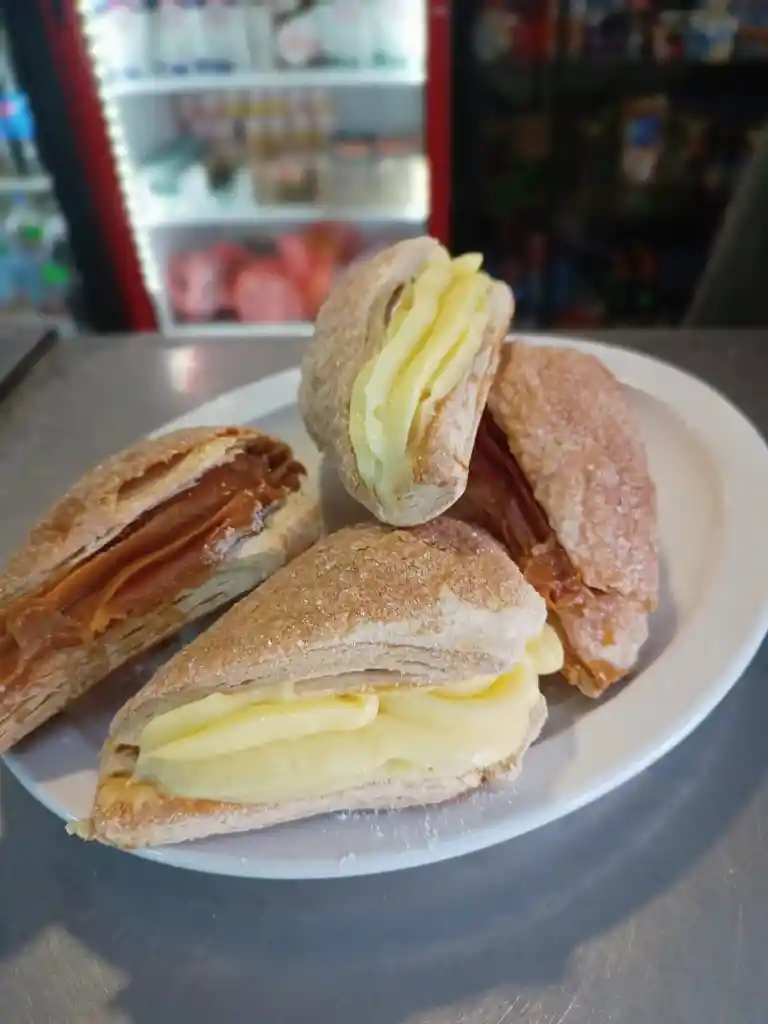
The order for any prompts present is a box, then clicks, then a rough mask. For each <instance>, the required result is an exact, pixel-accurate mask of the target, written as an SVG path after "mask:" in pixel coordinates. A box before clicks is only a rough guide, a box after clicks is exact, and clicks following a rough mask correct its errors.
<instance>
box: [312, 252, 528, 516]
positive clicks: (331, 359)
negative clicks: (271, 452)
mask: <svg viewBox="0 0 768 1024" xmlns="http://www.w3.org/2000/svg"><path fill="white" fill-rule="evenodd" d="M440 248H441V247H440V244H439V242H437V241H436V240H435V239H433V238H414V239H409V240H406V241H404V242H400V243H398V244H397V245H395V246H393V247H392V248H390V249H387V250H386V251H384V252H382V253H379V254H378V255H377V256H375V257H374V258H373V259H371V260H368V261H366V262H364V263H360V264H358V265H357V266H355V267H353V268H351V269H350V270H349V271H348V272H347V274H345V275H344V277H343V279H342V280H341V281H340V282H339V283H338V284H337V285H336V287H334V289H333V290H332V291H331V294H330V295H329V297H328V299H327V300H326V302H325V304H324V305H323V307H322V309H321V310H320V313H319V314H318V318H317V323H316V325H315V335H314V339H313V341H312V342H311V343H310V346H309V349H308V351H307V354H306V357H305V359H304V363H303V365H302V373H301V386H300V389H299V406H300V408H301V412H302V415H303V417H304V422H305V424H306V426H307V430H308V431H309V433H310V435H311V436H312V438H313V439H314V441H315V443H316V444H317V446H318V447H319V448H320V449H321V451H323V452H325V453H327V454H328V455H329V456H330V457H331V458H332V459H333V461H334V462H335V463H336V465H337V468H338V471H339V476H340V478H341V481H342V483H343V485H344V487H345V488H346V490H347V491H348V492H349V493H350V494H351V495H352V497H354V498H356V499H357V500H358V501H360V502H361V503H362V504H363V505H365V506H366V508H368V509H369V510H370V511H371V512H373V514H374V515H375V516H376V517H377V518H379V519H381V520H382V522H388V523H392V524H393V525H398V526H412V525H416V524H418V523H422V522H426V521H427V520H429V519H433V518H435V516H437V515H439V514H440V513H441V512H444V511H445V510H446V509H448V508H450V506H451V505H452V504H453V503H454V502H455V501H456V499H457V498H458V497H459V496H460V495H461V494H462V492H463V491H464V488H465V486H466V480H467V470H468V466H469V460H470V457H471V455H472V447H473V444H474V439H475V434H476V433H477V427H478V423H479V420H480V416H481V414H482V411H483V408H484V406H485V401H486V398H487V394H488V389H489V387H490V384H491V381H492V379H493V375H494V373H495V370H496V365H497V362H498V354H499V348H500V346H501V342H502V340H503V338H504V336H505V335H506V332H507V330H508V328H509V322H510V319H511V317H512V313H513V310H514V303H513V300H512V294H511V292H510V291H509V289H508V288H507V286H506V285H503V284H501V283H499V282H495V283H494V285H493V287H492V289H491V291H490V294H489V299H488V323H487V326H486V328H485V331H484V334H483V339H482V343H481V346H480V348H479V350H478V352H477V354H476V356H475V358H474V360H473V361H472V363H471V365H470V368H469V372H468V373H467V375H466V377H465V378H464V380H462V381H461V382H460V383H459V384H458V385H457V386H456V387H455V388H454V390H453V391H452V392H451V393H450V394H449V395H448V396H446V398H445V400H444V401H443V402H442V403H440V405H439V406H438V407H437V409H436V411H435V416H434V418H433V422H432V426H431V429H430V430H429V431H428V434H427V436H426V438H425V441H424V444H423V445H422V449H421V451H419V452H418V453H415V458H416V472H415V480H414V483H413V485H412V486H411V487H410V488H409V489H408V490H407V491H406V492H404V493H403V494H402V495H399V496H398V500H397V502H396V503H395V504H387V505H384V504H382V502H381V500H380V499H379V497H378V496H377V495H376V494H375V493H374V492H373V491H371V490H370V489H369V488H368V487H367V486H366V485H365V484H364V483H363V481H362V480H361V479H360V476H359V474H358V472H357V465H356V460H355V454H354V450H353V448H352V442H351V440H350V436H349V409H350V400H351V395H352V387H353V384H354V381H355V379H356V377H357V375H358V373H359V372H360V370H361V369H362V368H363V366H364V365H365V363H367V362H368V360H369V359H370V358H372V357H373V356H375V355H377V354H378V353H379V352H380V351H381V349H382V347H383V345H384V341H385V328H386V323H387V317H388V307H389V305H390V303H391V300H392V297H393V296H394V295H395V293H396V292H397V290H398V289H399V288H401V287H402V286H403V285H405V284H407V283H408V281H410V280H412V279H413V278H414V277H415V276H416V275H417V274H418V273H419V272H420V271H421V270H422V269H423V267H424V266H425V264H426V263H427V262H428V261H429V259H430V258H431V257H433V256H434V255H435V254H436V253H437V252H439V251H440Z"/></svg>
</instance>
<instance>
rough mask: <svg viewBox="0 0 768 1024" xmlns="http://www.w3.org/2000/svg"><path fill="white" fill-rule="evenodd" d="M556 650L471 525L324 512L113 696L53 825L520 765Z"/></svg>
mask: <svg viewBox="0 0 768 1024" xmlns="http://www.w3.org/2000/svg"><path fill="white" fill-rule="evenodd" d="M561 664H562V647H561V645H560V642H559V640H558V638H557V635H556V634H555V633H554V631H553V630H551V629H550V627H548V626H547V625H546V608H545V604H544V601H542V599H541V598H540V597H539V596H538V594H536V592H535V591H534V590H533V588H532V587H530V586H529V585H528V584H527V583H526V582H525V580H524V579H523V577H522V575H521V574H520V572H519V571H518V569H517V567H516V566H515V564H514V563H513V562H512V560H511V559H510V558H509V557H508V556H507V554H506V552H505V551H504V549H503V547H502V546H501V545H499V544H498V543H497V542H496V541H494V540H493V539H492V538H491V537H490V536H489V535H488V534H487V533H485V532H484V531H482V530H480V529H478V528H477V527H474V526H471V525H469V524H467V523H462V522H460V521H459V520H456V519H448V518H446V517H441V518H438V519H435V520H434V521H432V522H430V523H427V524H425V525H423V526H419V527H416V528H415V529H413V530H410V531H408V530H394V529H391V528H389V527H386V526H383V525H382V524H380V523H371V524H366V525H361V526H355V527H350V528H348V529H345V530H341V531H339V532H338V533H335V534H332V535H331V536H330V537H326V538H324V539H323V540H321V541H319V542H318V543H317V544H315V545H314V547H312V548H310V550H309V551H307V552H305V553H304V554H303V555H300V556H299V557H298V558H296V559H295V560H294V561H293V562H291V564H290V565H288V566H286V567H285V568H283V569H281V570H280V571H279V572H277V573H275V575H274V576H273V577H272V578H271V579H270V580H268V581H267V582H266V583H265V584H264V585H263V586H262V587H260V588H259V589H258V590H257V591H254V593H253V594H251V595H249V596H248V597H245V598H244V599H243V600H242V601H240V602H239V603H238V604H236V605H235V606H234V607H233V608H232V609H230V610H229V611H228V612H226V613H225V614H224V615H223V616H222V617H221V618H220V619H219V620H218V621H217V622H216V623H215V624H214V625H213V626H212V627H211V628H210V629H208V630H207V631H206V632H205V633H203V634H201V635H200V636H199V637H198V638H197V639H196V640H194V641H193V642H192V643H191V644H190V645H189V646H188V647H186V648H185V649H184V650H182V651H180V652H179V653H178V654H177V655H175V657H174V658H172V659H171V660H170V661H169V662H167V663H166V665H165V666H164V667H163V668H161V669H160V671H159V672H158V673H157V675H156V676H155V677H154V678H153V679H152V680H151V681H150V682H149V683H147V685H146V686H145V687H144V689H142V690H141V691H140V692H139V693H138V694H137V695H136V696H135V697H133V698H132V699H131V700H130V701H129V702H128V703H127V704H126V705H125V706H124V707H123V708H122V710H121V711H119V712H118V714H117V716H116V717H115V719H114V721H113V723H112V726H111V728H110V733H109V738H108V740H107V743H106V745H105V747H104V751H103V754H102V761H101V771H100V780H99V785H98V790H97V793H96V797H95V804H94V808H93V813H92V817H91V819H89V820H87V821H80V822H75V823H73V824H72V825H71V826H70V831H72V832H75V833H76V834H78V835H80V836H81V837H83V838H95V839H99V840H101V841H102V842H106V843H111V844H114V845H116V846H123V847H136V846H148V845H149V846H152V845H156V844H161V843H174V842H181V841H183V840H188V839H195V838H200V837H203V836H208V835H212V834H214V833H221V832H238V831H245V830H249V829H256V828H264V827H267V826H271V825H276V824H278V823H280V822H285V821H290V820H293V819H297V818H305V817H309V816H311V815H316V814H322V813H326V812H329V811H340V810H355V809H359V810H361V809H373V808H379V809H395V808H400V807H408V806H410V805H424V804H433V803H440V802H442V801H444V800H449V799H452V798H454V797H457V796H459V795H461V794H463V793H466V792H468V791H469V790H472V789H475V788H477V787H478V786H481V785H482V784H484V783H485V782H488V781H490V780H493V779H498V778H508V777H510V776H513V775H514V774H515V773H516V772H517V771H518V769H519V768H520V763H521V760H522V757H523V754H524V752H525V750H526V749H527V747H528V746H529V744H530V743H531V742H532V741H533V740H534V739H535V738H536V736H537V735H538V733H539V730H540V729H541V727H542V724H543V722H544V719H545V717H546V705H545V702H544V699H543V697H542V696H541V693H540V692H539V685H538V678H539V675H540V674H543V673H549V672H556V671H557V670H558V669H559V668H560V666H561Z"/></svg>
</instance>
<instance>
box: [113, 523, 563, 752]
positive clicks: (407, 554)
mask: <svg viewBox="0 0 768 1024" xmlns="http://www.w3.org/2000/svg"><path fill="white" fill-rule="evenodd" d="M545 616H546V610H545V606H544V602H543V600H542V599H541V598H540V597H539V596H538V594H536V593H535V591H534V590H533V588H532V587H530V586H529V585H528V584H527V583H526V582H525V580H524V579H523V578H522V576H521V574H520V572H519V570H518V569H517V567H516V566H515V565H514V563H513V562H511V561H510V559H509V557H508V556H507V554H506V552H505V551H504V549H503V548H502V547H501V545H499V544H497V543H496V541H494V540H493V539H492V538H491V537H490V536H489V535H488V534H486V533H485V532H484V531H482V530H480V529H478V528H476V527H473V526H469V525H468V524H466V523H462V522H459V521H458V520H454V519H450V518H446V517H442V518H440V519H437V520H433V521H432V522H431V523H427V524H425V525H423V526H420V527H417V528H416V529H414V530H411V531H406V530H395V529H391V528H389V527H386V526H383V525H381V524H379V523H369V524H363V525H359V526H353V527H348V528H347V529H344V530H340V531H339V532H338V533H335V534H332V535H331V536H329V537H325V538H323V539H321V540H320V541H319V542H318V543H317V544H315V545H314V546H313V547H312V548H310V549H309V550H308V551H306V552H305V553H304V554H303V555H300V556H299V557H298V558H296V559H295V560H294V561H293V562H291V563H290V565H288V566H286V567H285V568H284V569H281V570H280V571H279V572H277V573H275V575H274V576H273V577H272V578H271V579H270V580H268V581H267V582H266V583H264V584H263V586H261V587H260V588H259V590H258V591H255V592H254V593H252V594H250V595H249V596H248V597H246V598H244V599H243V600H242V601H240V602H239V603H238V604H237V605H235V606H234V608H232V609H230V610H229V611H228V612H227V613H226V614H225V615H224V616H222V618H221V619H219V621H218V622H216V623H214V625H213V626H211V628H210V629H208V630H207V631H206V632H205V633H203V634H202V635H201V636H199V637H197V639H196V640H194V641H193V642H192V643H191V644H190V645H189V646H188V647H186V648H184V650H182V651H180V652H179V653H178V654H177V655H175V657H173V658H172V659H171V660H170V661H169V662H168V663H167V664H166V665H165V666H164V667H163V668H161V669H160V671H159V672H158V673H157V674H156V675H155V676H154V678H153V679H152V680H150V682H149V683H148V684H147V685H146V686H145V687H144V688H143V689H142V690H141V691H140V692H139V693H138V694H136V696H135V697H133V698H132V699H131V700H130V701H128V703H127V704H126V705H125V707H123V708H122V709H121V710H120V711H119V712H118V713H117V715H116V716H115V719H114V721H113V723H112V726H111V729H110V734H111V736H112V738H113V739H114V741H115V742H118V743H128V744H130V743H134V744H135V743H137V742H138V740H139V737H140V735H141V730H142V729H143V727H144V725H145V724H146V722H147V721H148V720H149V719H150V718H152V717H154V716H155V715H157V714H160V713H162V712H164V711H167V710H169V709H171V708H173V707H177V706H179V705H180V704H186V703H189V702H190V701H193V700H197V699H199V698H201V697H203V696H206V695H207V694H209V693H213V692H217V693H231V692H236V691H238V690H242V689H248V690H253V691H254V693H256V692H258V691H259V690H260V689H261V688H263V687H264V685H267V684H269V685H270V686H273V685H276V684H280V683H306V681H308V680H312V679H313V678H317V677H321V676H323V677H324V676H328V675H329V674H341V673H352V672H359V671H364V670H366V669H371V668H378V669H390V670H392V671H394V672H401V673H407V674H408V675H409V677H411V682H412V681H413V680H416V681H418V680H422V681H423V682H425V683H427V682H441V681H445V682H450V681H455V680H456V679H467V678H471V677H473V676H477V675H485V674H489V675H490V674H497V673H500V672H503V671H505V670H507V669H508V668H509V666H510V665H514V664H516V663H517V661H518V660H519V658H520V656H521V655H522V652H523V649H524V646H525V643H526V642H527V640H529V639H530V638H531V637H532V636H535V635H537V634H538V632H539V631H540V630H541V629H542V627H543V625H544V621H545Z"/></svg>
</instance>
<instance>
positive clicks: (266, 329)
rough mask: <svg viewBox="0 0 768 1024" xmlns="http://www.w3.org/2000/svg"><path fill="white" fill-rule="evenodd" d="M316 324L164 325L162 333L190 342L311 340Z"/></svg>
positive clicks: (217, 323) (161, 329) (227, 323)
mask: <svg viewBox="0 0 768 1024" xmlns="http://www.w3.org/2000/svg"><path fill="white" fill-rule="evenodd" d="M314 329H315V328H314V324H311V323H308V322H306V321H300V322H298V323H283V324H245V323H237V322H236V323H232V322H228V321H216V322H214V323H204V324H179V323H167V324H162V325H161V327H160V333H161V334H162V335H163V336H164V337H166V338H172V339H174V340H176V339H178V340H179V341H189V340H190V339H191V338H222V339H223V338H253V339H254V340H255V341H258V340H262V341H263V340H266V339H272V338H311V337H312V334H313V332H314Z"/></svg>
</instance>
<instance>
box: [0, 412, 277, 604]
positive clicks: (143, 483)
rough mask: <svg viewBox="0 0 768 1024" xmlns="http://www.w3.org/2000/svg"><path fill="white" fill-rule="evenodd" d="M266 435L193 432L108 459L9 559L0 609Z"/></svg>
mask: <svg viewBox="0 0 768 1024" xmlns="http://www.w3.org/2000/svg"><path fill="white" fill-rule="evenodd" d="M261 436H262V433H261V431H259V430H253V429H251V428H249V427H190V428H188V429H186V430H174V431H171V432H170V433H168V434H162V435H160V436H158V437H151V438H146V439H144V440H142V441H139V442H138V443H137V444H134V445H131V447H130V448H126V449H125V450H124V451H122V452H119V453H118V454H117V455H112V456H111V457H110V458H108V459H106V460H105V461H104V462H102V463H101V464H100V465H99V466H96V468H95V469H92V470H91V471H90V473H87V474H86V475H85V476H84V477H83V478H82V479H81V480H79V481H78V482H77V483H76V484H75V485H74V487H72V488H71V490H70V491H68V492H67V494H65V495H64V497H63V498H62V499H61V500H60V501H58V502H57V503H56V504H55V505H54V506H53V508H52V509H51V510H50V512H49V513H48V514H47V515H46V516H45V517H44V518H43V519H42V520H41V521H40V522H39V523H38V524H37V526H35V527H34V528H33V529H32V530H31V532H30V534H29V536H28V537H27V540H26V541H25V543H24V544H23V545H22V547H21V549H20V550H19V551H18V552H17V553H16V554H15V555H14V556H13V557H12V558H11V559H10V561H9V562H8V566H7V568H6V572H5V574H4V575H3V576H2V577H1V578H0V612H2V609H3V607H4V606H5V605H6V604H7V603H8V602H9V601H12V600H16V599H17V598H18V597H21V596H23V595H24V594H26V593H28V592H30V591H32V590H35V589H36V588H37V587H38V586H40V584H41V583H43V581H44V580H45V578H46V577H47V576H49V575H50V574H51V573H52V572H54V571H55V570H58V569H63V568H65V567H67V566H68V565H74V564H76V563H77V562H79V561H81V560H82V559H83V558H86V557H87V556H88V555H89V554H91V553H92V552H93V551H95V550H96V549H97V548H100V547H102V546H103V545H105V544H106V543H107V542H108V541H109V540H110V539H111V538H112V537H115V536H117V534H118V533H120V532H121V531H122V530H123V529H125V527H126V526H128V524H129V523H132V522H133V521H134V519H137V518H138V517H139V516H140V515H142V514H143V513H144V512H147V511H148V510H149V509H151V508H154V507H155V506H156V505H159V504H160V502H162V501H166V500H167V499H168V498H171V497H172V496H173V495H174V494H177V493H179V491H183V490H184V489H185V488H186V487H189V486H191V484H192V483H194V482H195V480H197V479H198V478H199V477H200V476H202V475H203V473H205V472H206V471H207V470H209V469H211V468H212V467H213V466H216V465H221V464H222V463H224V462H228V461H229V460H231V459H234V458H235V456H236V455H237V454H238V453H239V452H240V451H242V450H243V448H244V447H245V446H246V445H247V444H248V442H249V441H252V440H255V439H256V438H258V437H261Z"/></svg>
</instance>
